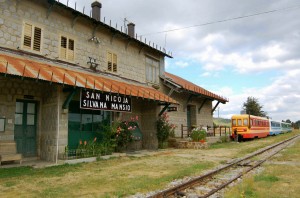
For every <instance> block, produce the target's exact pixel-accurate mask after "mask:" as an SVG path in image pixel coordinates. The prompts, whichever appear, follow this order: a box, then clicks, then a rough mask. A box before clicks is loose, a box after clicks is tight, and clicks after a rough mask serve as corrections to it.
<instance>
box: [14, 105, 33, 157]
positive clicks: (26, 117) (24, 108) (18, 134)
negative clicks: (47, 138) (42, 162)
mask: <svg viewBox="0 0 300 198" xmlns="http://www.w3.org/2000/svg"><path fill="white" fill-rule="evenodd" d="M36 106H37V105H36V102H34V101H17V102H16V112H15V130H14V134H15V136H14V137H15V141H16V143H17V152H18V153H21V154H22V155H23V156H24V157H33V156H36V120H37V113H36V112H37V108H36Z"/></svg>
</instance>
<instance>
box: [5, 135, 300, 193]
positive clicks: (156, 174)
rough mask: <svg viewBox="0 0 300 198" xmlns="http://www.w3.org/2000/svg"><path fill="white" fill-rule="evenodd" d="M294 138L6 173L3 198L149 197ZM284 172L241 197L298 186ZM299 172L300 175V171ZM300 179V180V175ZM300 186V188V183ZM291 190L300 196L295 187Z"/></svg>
mask: <svg viewBox="0 0 300 198" xmlns="http://www.w3.org/2000/svg"><path fill="white" fill-rule="evenodd" d="M298 133H299V132H298ZM292 135H295V133H291V134H284V135H281V136H276V137H270V138H264V139H261V140H260V141H256V140H255V141H247V142H242V143H235V142H230V143H218V144H214V145H212V146H211V148H209V149H206V150H192V149H190V150H184V149H182V150H181V149H177V150H166V151H161V152H157V153H156V154H155V155H154V156H153V155H151V156H150V155H149V156H145V157H121V158H112V159H109V160H99V161H97V162H94V163H82V164H77V165H62V166H54V167H49V168H44V169H33V168H30V167H20V168H11V169H0V192H1V196H2V197H19V196H20V195H22V197H80V196H81V197H125V196H129V195H133V194H135V193H137V192H141V193H146V192H149V191H155V190H157V189H163V188H164V187H165V186H167V185H168V184H169V183H170V182H171V181H173V180H175V179H180V178H184V177H185V176H193V175H195V176H196V175H199V174H201V173H202V172H203V171H204V170H208V169H212V168H213V167H215V166H217V165H220V164H224V163H226V161H227V160H229V159H232V158H234V157H237V156H240V155H242V154H245V153H247V152H250V151H252V150H256V149H257V148H261V147H263V146H266V145H269V144H273V143H275V142H278V141H280V140H281V139H286V138H288V137H290V136H292ZM299 153H300V152H299V148H290V149H288V150H286V151H285V152H284V154H285V155H289V156H290V157H287V158H284V159H285V160H296V159H290V158H298V159H299ZM278 161H280V158H279V159H278ZM292 162H294V161H292ZM295 162H296V161H295ZM276 166H279V167H281V166H280V165H276ZM282 168H283V169H282V170H272V171H274V172H272V171H270V172H267V173H266V174H265V175H261V176H257V177H255V178H253V179H252V181H251V180H250V185H249V184H243V186H241V187H239V189H238V191H236V192H238V194H239V195H241V194H243V196H246V197H257V196H260V194H258V193H257V188H258V187H256V183H257V184H259V187H260V185H261V186H268V185H269V186H271V187H272V186H273V185H278V184H281V183H283V184H286V185H294V184H290V183H288V182H289V178H285V177H288V176H286V175H285V174H284V171H285V169H284V167H282ZM294 170H295V171H296V175H297V171H298V172H299V168H298V169H294ZM289 171H290V170H289ZM280 174H282V175H280ZM297 176H298V177H300V173H299V174H298V175H297ZM295 183H296V184H298V185H299V181H298V182H295ZM244 186H246V187H244ZM291 187H293V188H294V189H295V191H296V192H299V191H298V190H297V189H296V187H295V186H291ZM299 193H300V192H299Z"/></svg>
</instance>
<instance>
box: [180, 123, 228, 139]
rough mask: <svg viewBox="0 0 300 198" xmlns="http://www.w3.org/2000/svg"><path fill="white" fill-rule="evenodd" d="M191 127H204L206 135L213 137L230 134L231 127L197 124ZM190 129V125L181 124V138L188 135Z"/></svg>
mask: <svg viewBox="0 0 300 198" xmlns="http://www.w3.org/2000/svg"><path fill="white" fill-rule="evenodd" d="M193 128H199V129H204V130H206V132H207V137H215V136H229V135H230V134H231V127H228V126H218V127H216V126H214V127H212V126H206V127H204V126H199V127H193ZM191 131H192V127H190V128H189V127H188V126H184V125H183V124H182V125H181V138H185V137H190V134H191Z"/></svg>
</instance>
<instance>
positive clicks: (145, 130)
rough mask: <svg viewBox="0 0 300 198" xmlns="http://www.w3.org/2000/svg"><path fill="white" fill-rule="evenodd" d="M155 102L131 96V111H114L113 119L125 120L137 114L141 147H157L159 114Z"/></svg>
mask: <svg viewBox="0 0 300 198" xmlns="http://www.w3.org/2000/svg"><path fill="white" fill-rule="evenodd" d="M159 110H160V108H159V105H158V103H157V102H154V101H152V100H148V99H142V98H135V97H134V98H132V113H114V114H115V115H117V116H115V119H118V120H121V121H126V120H130V119H131V118H132V117H133V118H136V116H138V121H137V122H138V124H139V127H140V129H141V132H142V135H143V140H142V148H143V149H157V148H158V141H157V137H156V132H157V130H156V121H157V119H158V114H159V112H160V111H159Z"/></svg>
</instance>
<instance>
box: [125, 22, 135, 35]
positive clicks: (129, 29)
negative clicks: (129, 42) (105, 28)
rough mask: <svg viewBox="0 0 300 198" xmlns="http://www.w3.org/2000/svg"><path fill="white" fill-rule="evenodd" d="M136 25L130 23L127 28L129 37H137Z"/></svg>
mask: <svg viewBox="0 0 300 198" xmlns="http://www.w3.org/2000/svg"><path fill="white" fill-rule="evenodd" d="M134 26H135V24H134V23H128V25H127V27H128V35H129V36H130V37H132V38H134V37H135V30H134Z"/></svg>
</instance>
